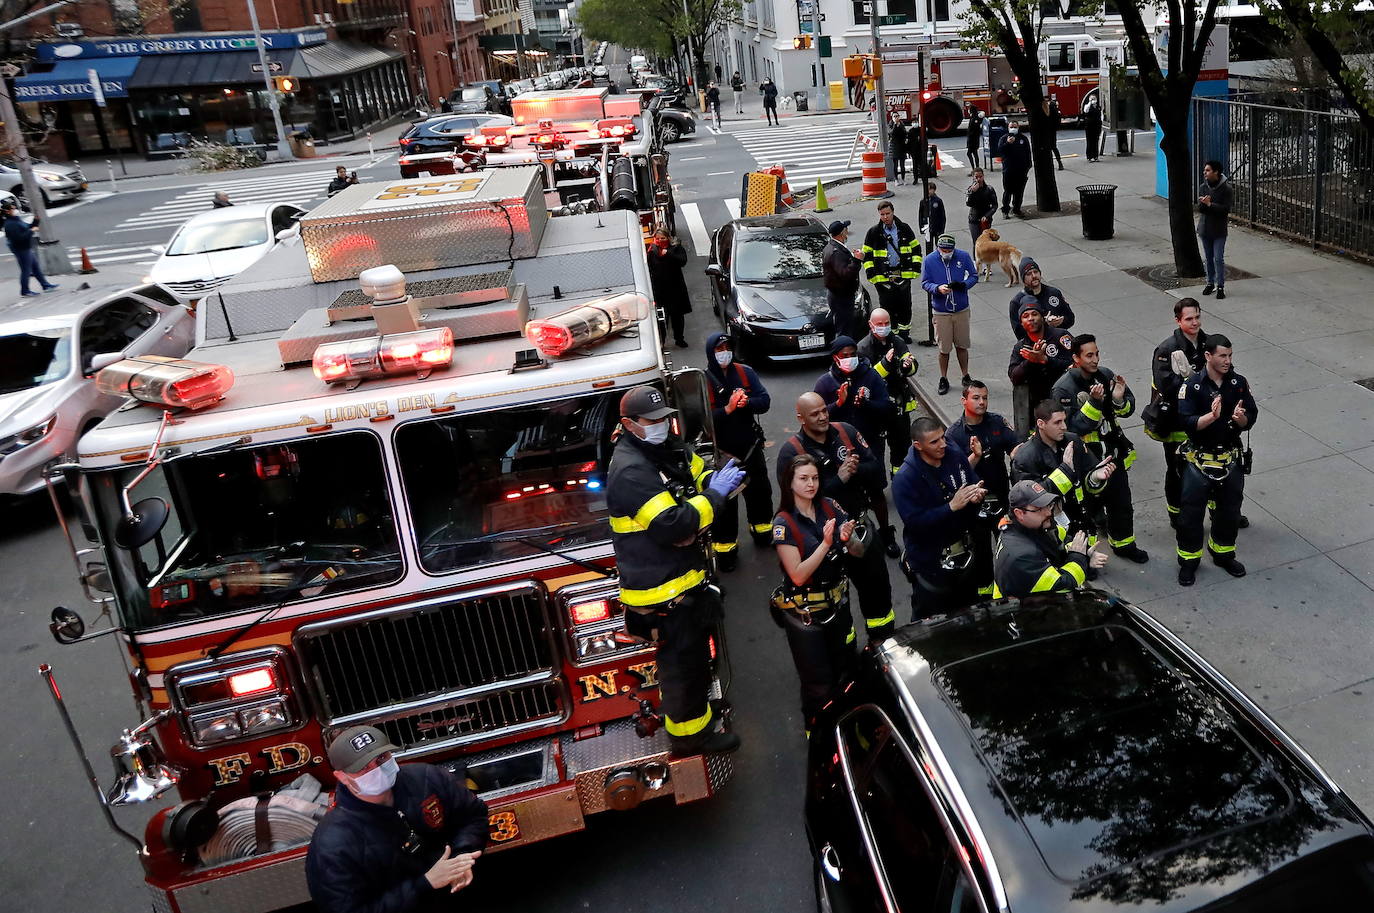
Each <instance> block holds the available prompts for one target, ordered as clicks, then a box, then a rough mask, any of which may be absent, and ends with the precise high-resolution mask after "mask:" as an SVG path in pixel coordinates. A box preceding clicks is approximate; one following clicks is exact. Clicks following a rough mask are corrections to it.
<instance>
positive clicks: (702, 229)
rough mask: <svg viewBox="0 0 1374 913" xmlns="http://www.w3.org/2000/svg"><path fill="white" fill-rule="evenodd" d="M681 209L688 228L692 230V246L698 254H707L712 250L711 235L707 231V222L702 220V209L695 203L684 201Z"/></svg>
mask: <svg viewBox="0 0 1374 913" xmlns="http://www.w3.org/2000/svg"><path fill="white" fill-rule="evenodd" d="M679 211H680V212H681V213H682V218H683V220H684V221H685V222H686V223H687V230H688V231H689V232H691V235H692V246H693V247H694V248H696V252H697V256H699V257H705V256H707V255H708V254H709V253H710V250H711V237H710V235H708V234H707V233H706V223H705V222H703V221H702V220H701V210H700V209H698V208H697V204H695V203H683V204H682V205H681V206H680V207H679Z"/></svg>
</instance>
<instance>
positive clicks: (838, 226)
mask: <svg viewBox="0 0 1374 913" xmlns="http://www.w3.org/2000/svg"><path fill="white" fill-rule="evenodd" d="M848 227H849V220H848V219H845V220H844V221H843V222H841V221H840V220H839V219H836V220H835V221H834V222H831V223H830V228H829V229H827V230H828V231H829V232H830V237H832V238H833V237H835V236H836V235H838V234H839V233H840V232H842V231H844V230H845V229H846V228H848Z"/></svg>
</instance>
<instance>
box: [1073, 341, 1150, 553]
mask: <svg viewBox="0 0 1374 913" xmlns="http://www.w3.org/2000/svg"><path fill="white" fill-rule="evenodd" d="M1072 352H1073V367H1072V368H1069V369H1068V370H1067V371H1065V372H1064V374H1063V376H1062V377H1060V378H1059V380H1057V381H1055V383H1054V392H1053V393H1051V394H1050V398H1051V399H1055V400H1058V402H1059V405H1061V406H1063V407H1064V414H1065V415H1066V416H1067V420H1068V427H1069V430H1070V431H1072V432H1073V433H1074V434H1077V435H1078V437H1079V439H1080V440H1082V441H1083V443H1084V445H1085V447H1086V449H1087V451H1088V452H1089V453H1091V454H1092V456H1093V459H1094V460H1095V461H1097V462H1101V461H1102V460H1104V459H1106V458H1107V457H1109V456H1110V457H1113V458H1114V459H1115V461H1116V471H1115V472H1113V473H1112V476H1111V478H1110V479H1109V480H1108V481H1107V487H1106V488H1105V489H1104V490H1103V491H1102V493H1101V494H1100V495H1098V496H1097V497H1096V498H1095V499H1094V500H1095V501H1096V503H1097V505H1100V506H1101V507H1102V509H1103V510H1104V511H1105V513H1106V515H1107V516H1106V523H1105V527H1106V530H1107V541H1108V542H1110V543H1111V546H1112V551H1114V552H1116V553H1117V554H1118V555H1120V556H1121V557H1123V558H1125V559H1127V560H1129V561H1134V562H1135V563H1136V564H1144V563H1145V562H1146V561H1149V560H1150V556H1149V555H1148V554H1146V553H1145V550H1144V549H1142V548H1141V547H1140V546H1139V545H1137V544H1136V541H1135V514H1134V511H1133V510H1132V508H1131V483H1130V479H1129V476H1128V474H1127V470H1128V469H1130V468H1131V464H1132V463H1134V462H1135V457H1136V453H1135V448H1134V447H1132V446H1131V442H1130V440H1128V439H1127V437H1126V434H1125V432H1123V431H1122V430H1121V420H1122V419H1124V418H1127V417H1129V416H1130V415H1133V414H1134V413H1135V394H1134V393H1132V392H1131V388H1130V387H1129V386H1127V385H1126V379H1125V378H1124V377H1122V376H1121V375H1120V374H1113V373H1112V372H1111V371H1109V370H1107V369H1106V368H1104V367H1102V366H1101V365H1100V363H1099V357H1100V353H1099V351H1098V348H1097V337H1096V336H1093V335H1092V334H1091V333H1083V334H1081V335H1079V336H1075V337H1074V340H1073V348H1072ZM1091 513H1093V514H1096V513H1097V511H1096V510H1093V511H1091Z"/></svg>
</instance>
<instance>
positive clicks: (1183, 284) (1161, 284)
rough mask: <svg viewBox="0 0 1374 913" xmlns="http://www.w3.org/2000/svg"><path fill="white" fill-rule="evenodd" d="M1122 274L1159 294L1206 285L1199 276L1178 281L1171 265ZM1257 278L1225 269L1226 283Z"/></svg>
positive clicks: (1234, 269)
mask: <svg viewBox="0 0 1374 913" xmlns="http://www.w3.org/2000/svg"><path fill="white" fill-rule="evenodd" d="M1123 272H1126V273H1130V274H1131V275H1132V276H1135V277H1136V278H1137V279H1139V280H1140V281H1141V282H1144V283H1145V284H1147V285H1149V286H1151V287H1153V288H1157V289H1159V290H1160V291H1161V292H1171V291H1173V290H1174V289H1180V288H1188V287H1189V286H1193V285H1196V286H1199V287H1200V286H1203V285H1205V284H1206V283H1207V280H1206V279H1203V278H1202V277H1201V276H1198V277H1197V278H1184V279H1180V278H1179V277H1178V270H1177V269H1175V268H1174V265H1173V264H1172V263H1159V264H1156V265H1155V266H1133V267H1131V268H1130V269H1127V270H1123ZM1258 278H1259V276H1257V275H1255V274H1254V273H1251V272H1247V271H1246V270H1243V269H1237V268H1236V267H1234V266H1227V267H1226V281H1228V282H1230V281H1232V280H1234V279H1258Z"/></svg>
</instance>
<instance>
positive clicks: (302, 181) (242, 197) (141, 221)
mask: <svg viewBox="0 0 1374 913" xmlns="http://www.w3.org/2000/svg"><path fill="white" fill-rule="evenodd" d="M333 176H334V171H333V170H332V169H331V170H329V171H312V172H306V173H304V174H289V175H281V176H270V175H253V176H244V177H241V178H231V179H225V180H217V181H206V182H202V183H198V184H191V185H187V186H185V187H182V188H180V189H179V190H180V192H179V193H177V195H176V196H175V197H172V198H171V199H170V200H165V201H163V202H162V203H159V204H157V205H155V206H152V207H150V208H148V209H146V210H144V211H143V212H140V213H137V214H136V215H133V216H130V217H129V218H127V219H124V220H122V221H121V222H119V223H118V224H117V225H115V227H114V228H113V229H111V231H112V232H126V231H145V230H148V229H153V228H165V227H170V226H175V225H180V224H181V223H182V222H185V221H186V220H187V219H189V218H190V217H191V216H194V215H197V214H199V213H201V212H206V211H208V209H209V208H210V195H211V194H212V193H213V192H214V191H216V190H222V191H224V192H225V193H227V194H229V199H230V200H231V201H233V202H234V203H237V204H244V203H278V202H281V203H293V204H295V205H297V206H306V207H307V208H308V206H307V204H309V203H314V202H317V201H319V200H322V199H324V197H325V188H326V186H327V184H328V181H329V179H330V178H332V177H333Z"/></svg>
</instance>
